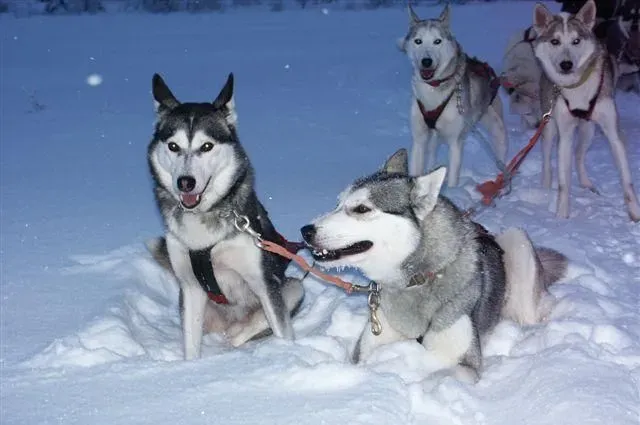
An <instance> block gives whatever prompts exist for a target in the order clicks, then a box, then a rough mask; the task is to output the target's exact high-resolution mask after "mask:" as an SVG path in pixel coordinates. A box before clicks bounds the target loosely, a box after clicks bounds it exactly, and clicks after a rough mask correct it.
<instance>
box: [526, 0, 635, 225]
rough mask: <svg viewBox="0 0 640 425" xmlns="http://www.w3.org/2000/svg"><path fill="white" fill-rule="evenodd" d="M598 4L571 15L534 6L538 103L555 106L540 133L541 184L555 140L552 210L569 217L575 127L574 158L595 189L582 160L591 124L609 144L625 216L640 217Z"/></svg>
mask: <svg viewBox="0 0 640 425" xmlns="http://www.w3.org/2000/svg"><path fill="white" fill-rule="evenodd" d="M595 18H596V5H595V3H594V1H593V0H589V1H587V2H586V3H585V4H584V6H582V8H581V9H580V10H579V11H578V13H577V14H575V15H569V14H567V13H565V12H561V13H560V14H558V15H554V14H552V13H551V12H550V11H549V10H548V9H547V8H546V7H545V6H544V5H543V4H541V3H538V4H536V6H535V11H534V17H533V21H534V22H533V26H534V29H535V31H536V34H537V37H536V38H535V40H534V41H533V49H534V52H535V55H536V57H537V58H538V60H539V62H540V64H541V65H542V70H543V74H542V77H541V81H540V102H541V109H542V110H543V111H545V110H549V108H550V107H553V112H552V117H553V120H552V122H550V123H549V124H548V125H547V126H546V127H545V129H544V132H543V135H542V139H543V140H542V151H543V157H544V164H543V173H542V174H543V185H544V187H546V188H549V187H551V148H552V143H553V139H554V138H555V136H556V134H558V135H559V141H558V201H557V210H556V215H557V216H558V217H564V218H567V217H569V188H570V186H571V154H572V145H573V133H574V131H575V129H576V128H577V129H578V139H579V141H578V146H577V149H576V154H575V155H576V163H577V168H578V178H579V181H580V184H581V185H582V186H583V187H586V188H588V189H591V190H593V191H595V187H594V185H593V183H592V182H591V179H590V178H589V177H588V176H587V170H586V168H585V164H584V160H585V154H586V152H587V149H588V148H589V146H590V145H591V142H592V139H593V135H594V130H595V123H597V124H598V125H599V126H600V128H601V129H602V132H603V133H604V135H605V136H606V137H607V139H608V140H609V143H610V144H611V150H612V152H613V156H614V159H615V162H616V165H617V167H618V170H619V172H620V177H621V180H622V190H623V192H624V201H625V203H626V205H627V210H628V214H629V217H630V218H631V220H633V221H639V220H640V205H638V198H637V196H636V193H635V191H634V188H633V183H632V176H631V170H630V169H629V160H628V158H627V148H626V146H625V143H624V142H623V141H622V139H621V135H620V130H619V128H618V112H617V109H616V104H615V101H614V90H615V83H616V76H617V69H616V68H617V67H616V63H615V61H614V60H613V59H612V58H611V57H610V55H609V54H608V53H607V51H606V49H605V47H604V45H603V44H602V43H601V42H599V41H598V40H597V38H596V36H595V34H594V33H593V31H592V30H593V26H594V24H595Z"/></svg>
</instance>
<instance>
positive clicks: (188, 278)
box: [167, 234, 207, 360]
mask: <svg viewBox="0 0 640 425" xmlns="http://www.w3.org/2000/svg"><path fill="white" fill-rule="evenodd" d="M167 251H168V253H169V259H170V261H171V267H172V268H173V271H174V273H175V275H176V277H177V279H178V281H179V282H180V289H181V297H180V300H181V302H180V304H181V305H180V309H181V312H182V314H181V317H182V335H183V342H184V347H183V348H184V358H185V360H192V359H195V358H198V357H200V345H201V344H202V326H203V322H204V310H205V308H206V305H207V294H206V293H205V292H204V291H203V290H202V288H201V287H200V284H199V283H198V281H197V280H196V278H195V276H194V275H193V270H192V267H191V262H190V259H189V251H188V250H187V249H186V248H185V247H184V246H183V245H182V244H181V243H180V242H179V241H178V240H177V239H175V238H174V237H173V236H171V234H168V235H167Z"/></svg>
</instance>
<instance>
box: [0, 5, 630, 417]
mask: <svg viewBox="0 0 640 425" xmlns="http://www.w3.org/2000/svg"><path fill="white" fill-rule="evenodd" d="M549 7H550V8H551V9H552V10H558V9H559V4H557V3H554V2H549ZM532 8H533V3H531V2H492V3H486V4H485V3H471V4H468V5H462V6H454V7H453V9H452V26H453V31H454V33H455V35H456V36H457V37H458V39H459V40H460V41H461V43H462V45H463V46H464V48H465V50H466V51H467V52H468V53H470V54H472V55H478V56H479V57H481V58H482V59H484V60H486V61H488V62H489V63H490V64H491V65H493V66H494V67H495V68H496V69H497V70H498V71H500V65H501V63H500V62H501V56H502V52H503V50H504V47H505V45H506V42H507V40H508V38H509V37H510V36H511V34H512V33H513V32H514V31H517V30H519V29H521V28H524V27H526V26H528V25H529V21H530V19H531V15H532ZM417 11H418V13H419V14H420V15H422V16H437V15H438V14H439V13H440V7H439V6H436V7H419V8H418V9H417ZM480 17H482V18H481V19H480ZM406 26H407V15H406V12H405V11H404V10H402V9H401V8H393V9H387V10H378V11H360V12H345V11H336V10H332V11H331V13H328V11H324V10H322V9H310V10H304V11H295V10H287V11H284V12H279V13H276V12H267V11H263V10H255V11H252V10H251V9H246V10H242V11H237V10H231V11H228V12H225V13H221V14H218V13H211V14H184V13H173V14H166V15H152V14H144V13H130V14H125V13H113V14H102V15H95V16H56V17H46V16H33V17H29V18H16V17H13V16H10V15H7V14H4V15H1V16H0V28H1V30H0V36H1V39H0V42H1V47H2V59H1V74H2V78H1V79H0V90H1V93H2V95H1V97H0V102H1V104H0V118H1V120H2V125H1V127H0V131H1V135H0V136H1V137H0V138H1V140H2V142H1V145H0V148H1V150H2V152H1V155H0V172H1V179H0V185H1V186H0V187H1V188H2V193H1V197H2V200H1V203H0V213H1V220H2V221H1V226H2V228H1V244H2V245H1V247H0V255H1V257H2V258H1V265H0V267H1V282H0V285H1V286H0V289H1V292H2V294H1V295H2V296H1V299H0V308H1V319H2V320H1V328H0V329H1V342H2V344H1V353H0V362H1V363H0V365H1V373H2V380H1V381H2V382H1V384H0V390H1V395H0V422H2V423H3V424H29V425H35V424H57V423H59V424H88V423H91V424H95V425H101V424H109V425H112V424H189V425H194V424H200V423H202V424H205V423H206V424H229V425H231V424H254V423H255V424H265V425H266V424H278V425H286V424H301V423H304V424H338V423H340V424H380V425H382V424H436V425H438V424H441V425H444V424H447V425H451V424H459V425H470V424H477V425H513V424H520V425H557V424H563V425H586V424H608V425H638V423H640V395H639V392H640V391H639V386H640V385H639V384H640V262H639V259H640V242H639V241H640V225H638V224H633V223H631V222H630V221H629V219H628V217H627V214H626V210H625V208H624V204H623V195H622V192H621V187H620V183H619V177H618V172H617V170H616V168H615V166H614V163H613V160H612V157H611V154H610V149H609V147H608V144H607V142H606V141H605V139H604V138H603V137H602V135H601V134H600V133H599V132H598V133H597V140H596V142H595V143H594V145H593V146H592V148H591V150H590V152H589V154H588V164H587V165H588V168H589V171H590V173H591V175H592V176H593V179H594V181H595V182H596V185H597V186H598V189H599V191H600V193H601V195H596V194H594V193H592V192H590V191H588V190H583V189H580V188H579V187H578V185H577V181H575V179H574V187H573V188H572V195H571V196H572V198H571V200H572V206H573V208H572V211H571V218H570V219H568V220H560V219H556V218H555V214H554V212H555V205H554V203H555V197H556V192H555V190H545V189H543V188H542V187H541V184H540V182H541V175H540V170H541V154H540V150H539V148H538V147H537V148H536V149H535V150H534V151H533V152H532V154H531V156H530V157H529V158H528V159H527V160H526V162H525V163H524V165H523V168H522V170H521V173H520V174H518V176H517V177H516V180H515V182H514V187H513V191H512V192H511V193H510V194H509V195H508V196H506V197H504V198H502V199H500V200H499V201H498V202H497V205H496V207H495V208H489V209H486V210H483V211H481V212H480V214H479V215H478V216H477V220H478V221H479V222H481V223H482V224H483V225H485V226H486V227H487V228H489V229H490V230H491V231H494V232H499V231H501V230H502V229H504V228H506V227H508V226H517V227H522V228H524V229H526V230H527V231H528V232H529V233H530V235H531V237H532V239H533V240H534V242H535V243H537V244H540V245H545V246H548V247H551V248H555V249H557V250H560V251H562V252H563V253H565V254H566V255H567V256H568V257H569V258H570V259H571V260H572V277H571V278H570V279H568V280H566V281H564V282H562V283H559V284H557V285H555V286H553V287H552V293H553V295H554V296H555V297H556V299H557V303H556V305H555V306H554V308H553V310H552V312H551V313H550V315H549V317H548V319H547V321H546V322H544V323H541V324H538V325H535V326H526V327H522V326H519V325H517V324H515V323H512V322H508V321H504V322H502V323H500V324H499V326H498V327H497V328H496V330H495V332H494V334H493V335H492V337H491V338H490V340H489V342H488V344H487V346H486V348H485V351H484V353H485V369H484V372H483V375H482V379H481V380H480V382H479V383H477V384H475V385H470V384H467V383H462V382H460V381H458V380H456V379H455V378H454V377H453V376H451V375H450V374H449V373H447V372H446V371H443V370H439V367H438V364H437V363H436V362H435V361H434V360H433V359H431V358H429V356H428V354H427V353H426V352H425V350H424V349H423V348H422V347H421V346H420V345H418V344H417V343H415V342H401V343H396V344H391V345H389V346H386V347H382V348H381V349H380V350H378V351H377V352H376V353H375V355H374V356H372V357H371V358H370V359H369V360H368V361H367V362H365V363H364V364H359V365H353V364H351V363H350V361H349V357H350V353H351V350H352V349H353V346H354V344H355V342H356V338H357V336H358V334H359V332H360V330H361V329H362V328H363V326H364V325H365V323H366V320H367V307H366V298H365V297H364V296H363V295H353V296H348V295H346V294H345V293H344V292H342V291H341V290H339V289H337V288H335V287H331V286H330V285H327V284H325V283H323V282H321V281H318V280H316V279H315V278H313V277H312V276H308V277H306V278H305V280H304V287H305V290H306V296H305V301H304V304H303V308H302V310H301V312H300V314H299V315H298V316H297V317H296V318H295V320H294V330H295V333H296V336H297V339H296V340H295V341H292V342H287V341H283V340H280V339H277V338H273V337H270V338H265V339H262V340H258V341H254V342H250V343H248V344H246V345H245V346H242V347H241V348H238V349H234V348H232V347H230V345H229V344H227V343H226V342H225V340H224V338H223V337H222V336H220V335H208V336H207V337H206V338H205V339H204V347H203V354H202V358H201V359H198V360H194V361H188V362H187V361H184V360H182V345H181V341H182V338H181V330H180V321H179V315H178V305H177V304H178V299H177V298H178V297H177V295H178V289H177V284H176V282H175V281H173V280H172V278H171V277H170V276H169V275H168V274H167V273H166V272H164V271H163V270H162V269H161V268H160V267H159V266H157V265H156V264H155V263H154V262H153V261H152V260H151V258H150V256H149V255H148V253H147V251H146V249H145V247H144V241H145V240H147V239H149V238H151V237H154V236H157V235H159V234H161V232H162V225H161V222H160V218H159V216H158V214H157V212H156V210H155V205H154V202H153V196H152V191H151V182H150V178H149V176H148V169H147V164H146V156H145V155H146V147H147V143H148V141H149V139H150V137H151V132H152V125H153V121H154V115H153V102H152V99H151V93H150V88H151V77H152V75H153V73H154V72H159V73H160V74H161V75H162V76H163V77H164V78H165V80H166V81H167V83H168V85H169V87H171V89H172V90H173V91H174V93H175V94H176V96H177V97H178V98H179V99H181V100H198V101H206V100H213V98H214V97H215V95H216V94H217V93H218V91H219V89H220V88H221V87H222V84H223V83H224V81H225V78H226V76H227V74H228V73H229V72H231V71H232V72H234V73H235V76H236V105H237V108H238V114H239V133H240V137H241V139H242V141H243V143H244V144H245V147H246V149H247V151H248V153H249V155H250V157H251V159H252V161H253V164H254V166H255V168H256V172H257V181H258V191H259V194H260V197H261V199H262V200H263V202H264V204H265V206H266V207H267V209H268V210H269V212H270V216H271V218H272V220H273V221H274V223H275V224H276V226H277V227H278V229H279V230H280V231H281V232H282V233H283V234H284V235H285V236H287V237H288V238H290V239H298V237H299V230H298V229H299V228H300V227H301V226H302V225H304V224H306V223H308V222H309V221H310V220H311V219H312V218H313V217H315V216H317V215H319V214H321V213H324V212H326V211H328V210H330V209H331V208H333V206H334V205H335V199H336V196H337V195H338V193H339V192H340V191H341V190H342V189H343V188H344V187H345V186H346V185H347V184H349V182H351V181H352V180H353V179H354V178H356V177H359V176H362V175H365V174H368V173H370V172H373V171H374V170H375V169H377V168H378V167H379V166H380V165H381V164H382V163H383V162H384V160H385V158H386V157H387V156H389V155H390V154H391V153H393V152H394V151H395V150H396V149H397V148H399V147H408V146H410V134H409V127H408V109H409V102H410V85H409V78H410V69H409V64H408V61H407V60H406V58H405V57H404V56H403V55H402V54H401V53H400V52H398V51H397V49H396V47H395V40H396V38H397V37H400V36H403V35H404V33H405V30H406ZM503 98H504V99H505V102H506V96H504V95H503ZM617 102H618V106H619V109H620V123H621V126H622V128H623V131H624V133H625V135H626V138H627V139H628V143H629V153H630V163H631V167H632V171H633V173H634V178H635V182H636V187H640V180H639V179H640V167H639V164H640V123H638V119H637V117H638V113H639V112H640V106H639V105H640V102H639V98H638V96H637V95H635V94H629V93H619V94H618V95H617ZM505 113H506V116H507V122H508V127H509V137H510V142H511V147H510V152H509V154H510V155H513V154H514V153H515V152H516V150H517V149H519V148H520V147H522V146H524V145H525V144H526V142H527V141H528V139H529V137H530V136H531V135H532V131H523V130H522V129H521V128H520V127H519V119H518V117H516V116H513V115H509V114H508V113H507V112H505ZM439 159H440V161H441V162H443V163H444V162H445V160H446V149H444V148H443V149H441V151H440V155H439ZM463 167H464V168H463V173H462V177H461V182H462V187H459V188H454V189H446V190H445V194H446V195H448V196H450V197H451V198H452V199H453V200H454V201H455V202H456V203H457V204H459V205H460V206H461V207H467V206H470V205H472V204H473V203H475V202H476V201H477V200H478V199H479V194H478V193H477V192H475V189H474V187H475V184H477V183H479V182H481V181H484V180H486V179H488V178H493V177H494V176H495V173H496V170H495V166H494V165H493V163H492V160H491V157H490V155H489V154H488V153H487V148H486V146H485V145H484V144H483V142H482V141H480V140H479V139H477V138H476V137H474V136H470V137H469V140H468V143H467V145H466V147H465V154H464V164H463ZM305 255H306V254H305ZM288 274H290V275H298V276H299V275H301V272H300V270H298V269H297V268H296V267H295V266H293V265H292V266H291V267H290V268H289V270H288ZM341 276H342V277H343V278H345V279H350V280H353V281H355V282H357V283H361V284H362V283H365V280H364V278H363V277H362V276H360V275H359V274H357V273H355V272H352V271H343V272H342V273H341Z"/></svg>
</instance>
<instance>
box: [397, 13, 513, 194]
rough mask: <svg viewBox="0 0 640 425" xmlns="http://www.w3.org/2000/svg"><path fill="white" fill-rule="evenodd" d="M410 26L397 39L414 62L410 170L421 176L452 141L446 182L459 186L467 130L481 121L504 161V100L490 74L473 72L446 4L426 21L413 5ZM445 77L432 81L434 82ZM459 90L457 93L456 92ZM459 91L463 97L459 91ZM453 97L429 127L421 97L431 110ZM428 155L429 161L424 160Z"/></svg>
mask: <svg viewBox="0 0 640 425" xmlns="http://www.w3.org/2000/svg"><path fill="white" fill-rule="evenodd" d="M409 18H410V19H409V31H408V33H407V35H406V36H405V37H404V38H402V39H401V40H398V47H399V48H400V50H401V51H403V52H405V53H406V55H407V56H408V58H409V61H410V62H411V65H412V67H413V71H414V72H413V77H412V88H413V97H412V100H411V110H410V116H411V133H412V138H413V145H412V149H411V162H410V172H411V175H421V174H422V173H423V172H424V171H425V165H426V169H427V170H431V169H433V167H434V165H435V159H436V153H437V148H438V146H439V144H440V143H441V142H444V143H447V144H448V145H449V165H448V170H449V172H448V176H447V183H448V185H449V186H457V185H458V180H459V177H460V167H461V164H462V151H463V144H464V141H465V139H466V137H467V134H468V132H469V131H470V130H471V129H472V128H473V127H474V126H476V125H477V124H481V125H482V126H483V127H485V128H486V130H487V131H488V132H489V135H490V138H491V142H492V144H493V146H492V149H493V152H494V155H495V157H496V158H497V159H498V160H500V161H503V162H504V159H505V156H506V153H507V148H508V140H507V133H506V130H505V126H504V120H503V111H502V101H501V100H500V96H498V95H496V96H493V91H492V88H491V86H490V83H489V79H488V78H487V77H485V76H483V75H480V74H478V73H477V72H473V71H472V70H471V69H470V67H469V66H468V63H469V60H468V59H469V58H468V57H467V55H466V54H465V53H464V51H463V49H462V47H461V46H460V44H459V43H458V42H457V41H456V39H455V37H454V36H453V34H452V32H451V29H450V25H449V20H450V10H449V6H448V5H447V6H446V7H445V8H444V10H443V12H442V14H441V15H440V17H439V18H437V19H426V20H421V19H420V18H419V17H418V16H417V15H416V13H415V12H414V11H413V9H412V8H411V6H409ZM437 81H442V82H441V83H440V84H439V85H437V86H433V83H434V82H437ZM456 91H457V92H456ZM457 93H459V96H458V95H457ZM447 99H450V100H449V101H448V103H446V106H445V107H444V109H443V111H442V114H441V115H440V117H439V119H438V120H437V121H436V123H435V128H430V127H429V126H428V125H427V124H426V123H425V119H424V116H423V114H422V112H421V111H420V107H419V106H418V101H420V102H421V103H422V104H423V105H424V109H425V110H426V111H433V110H436V109H437V108H438V107H439V106H441V105H443V104H444V103H445V102H446V100H447ZM425 157H426V164H425Z"/></svg>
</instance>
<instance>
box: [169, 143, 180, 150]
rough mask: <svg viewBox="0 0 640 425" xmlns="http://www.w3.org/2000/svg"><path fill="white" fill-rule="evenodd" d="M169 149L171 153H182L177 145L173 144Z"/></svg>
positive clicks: (170, 144)
mask: <svg viewBox="0 0 640 425" xmlns="http://www.w3.org/2000/svg"><path fill="white" fill-rule="evenodd" d="M167 147H168V148H169V150H170V151H171V152H180V146H178V145H177V144H176V143H173V142H171V143H169V145H168V146H167Z"/></svg>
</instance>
